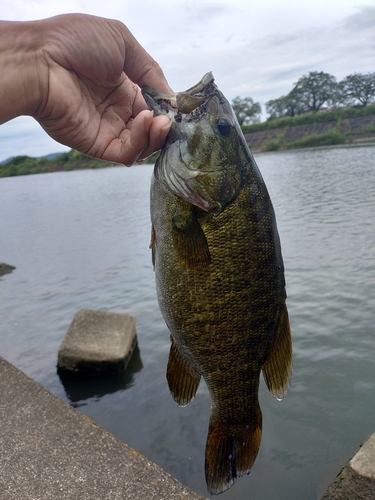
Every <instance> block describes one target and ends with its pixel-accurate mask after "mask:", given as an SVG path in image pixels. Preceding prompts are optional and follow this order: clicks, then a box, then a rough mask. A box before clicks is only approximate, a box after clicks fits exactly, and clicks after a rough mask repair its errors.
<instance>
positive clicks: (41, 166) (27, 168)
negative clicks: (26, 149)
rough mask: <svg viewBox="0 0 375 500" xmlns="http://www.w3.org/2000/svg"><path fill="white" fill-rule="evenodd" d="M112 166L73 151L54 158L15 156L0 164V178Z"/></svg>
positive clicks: (109, 163)
mask: <svg viewBox="0 0 375 500" xmlns="http://www.w3.org/2000/svg"><path fill="white" fill-rule="evenodd" d="M110 165H113V163H111V162H106V161H102V160H96V159H95V158H90V157H89V156H86V155H83V154H81V153H79V152H78V151H75V150H74V149H71V150H70V151H68V152H66V153H61V154H59V155H57V156H55V157H54V158H51V159H49V158H32V157H31V156H24V155H23V156H15V157H14V158H11V159H10V160H9V161H7V162H6V163H4V164H0V177H11V176H15V175H28V174H41V173H46V172H59V171H67V170H78V169H84V168H101V167H107V166H110Z"/></svg>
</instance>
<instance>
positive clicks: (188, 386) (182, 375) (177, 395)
mask: <svg viewBox="0 0 375 500" xmlns="http://www.w3.org/2000/svg"><path fill="white" fill-rule="evenodd" d="M200 379H201V375H200V374H199V373H198V372H197V370H196V369H195V368H194V367H193V366H192V365H191V364H190V363H189V361H188V360H187V359H186V358H185V357H184V356H183V355H182V354H181V352H180V350H179V349H178V347H177V345H176V344H175V342H174V340H173V337H172V336H171V349H170V351H169V359H168V366H167V380H168V386H169V390H170V391H171V394H172V397H173V399H174V400H175V401H176V403H177V404H178V405H180V406H186V405H187V404H188V403H190V401H191V400H192V399H193V398H194V396H195V394H196V392H197V389H198V385H199V382H200Z"/></svg>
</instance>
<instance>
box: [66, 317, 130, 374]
mask: <svg viewBox="0 0 375 500" xmlns="http://www.w3.org/2000/svg"><path fill="white" fill-rule="evenodd" d="M136 341H137V337H136V332H135V320H134V318H133V317H132V316H130V315H129V314H119V313H113V312H108V311H97V310H91V309H81V310H80V311H78V312H77V313H76V314H75V316H74V318H73V321H72V323H71V325H70V326H69V329H68V331H67V334H66V335H65V338H64V340H63V341H62V343H61V346H60V348H59V352H58V359H57V369H58V373H59V374H60V375H61V376H98V375H112V374H114V373H120V372H123V371H124V370H125V369H126V366H127V364H128V362H129V360H130V358H131V355H132V353H133V350H134V347H135V345H136Z"/></svg>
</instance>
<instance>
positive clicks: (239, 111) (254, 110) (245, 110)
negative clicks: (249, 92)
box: [232, 96, 262, 125]
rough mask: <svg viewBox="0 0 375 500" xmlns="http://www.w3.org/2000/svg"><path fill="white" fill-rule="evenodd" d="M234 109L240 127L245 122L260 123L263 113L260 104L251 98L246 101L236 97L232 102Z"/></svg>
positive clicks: (246, 98)
mask: <svg viewBox="0 0 375 500" xmlns="http://www.w3.org/2000/svg"><path fill="white" fill-rule="evenodd" d="M232 108H233V111H234V113H235V115H236V116H237V120H238V123H239V124H240V125H242V124H243V122H244V121H245V120H248V121H249V122H250V123H256V122H258V121H259V115H260V114H261V112H262V108H261V106H260V104H259V102H254V100H253V99H252V98H251V97H245V98H244V99H241V98H240V97H239V96H238V97H235V98H234V99H233V101H232Z"/></svg>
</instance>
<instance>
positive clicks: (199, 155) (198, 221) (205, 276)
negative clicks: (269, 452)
mask: <svg viewBox="0 0 375 500" xmlns="http://www.w3.org/2000/svg"><path fill="white" fill-rule="evenodd" d="M142 92H143V95H144V97H145V99H146V102H147V103H148V105H149V107H150V109H153V110H154V112H155V114H167V115H168V116H169V117H170V118H171V120H172V126H171V132H170V134H169V138H168V139H167V142H166V144H165V146H164V147H163V149H162V152H161V155H160V157H159V159H158V161H157V163H156V165H155V168H154V175H153V180H152V185H151V221H152V243H151V247H152V253H153V262H154V269H155V276H156V289H157V295H158V302H159V307H160V310H161V312H162V314H163V317H164V319H165V321H166V324H167V326H168V328H169V330H170V333H171V349H170V355H169V360H168V366H167V380H168V385H169V389H170V391H171V394H172V396H173V398H174V399H175V401H176V402H177V403H178V404H180V405H186V404H188V403H189V402H190V401H191V400H192V399H193V398H194V396H195V393H196V391H197V388H198V385H199V381H200V379H201V377H203V378H204V379H205V381H206V384H207V387H208V389H209V392H210V396H211V401H212V405H211V415H210V423H209V429H208V436H207V442H206V459H205V474H206V482H207V487H208V490H209V492H210V493H212V494H219V493H221V492H223V491H225V490H226V489H228V488H229V487H230V486H231V485H232V484H233V483H234V482H235V480H236V479H237V477H239V476H241V475H243V474H248V473H249V472H250V470H251V467H252V465H253V462H254V460H255V459H256V456H257V454H258V450H259V447H260V441H261V434H262V413H261V409H260V406H259V401H258V391H259V378H260V372H261V370H263V374H264V377H265V381H266V383H267V386H268V388H269V390H270V392H271V393H272V394H273V395H275V396H279V397H281V396H282V395H283V394H284V393H285V392H286V390H287V387H288V383H289V379H290V376H291V366H292V347H291V335H290V326H289V320H288V313H287V309H286V305H285V299H286V294H285V280H284V267H283V261H282V256H281V250H280V242H279V237H278V233H277V227H276V220H275V214H274V211H273V207H272V203H271V200H270V198H269V195H268V192H267V188H266V186H265V184H264V181H263V179H262V176H261V174H260V172H259V170H258V167H257V166H256V163H255V161H254V158H253V157H252V155H251V153H250V151H249V149H248V147H247V144H246V141H245V139H244V137H243V135H242V132H241V129H240V127H239V125H238V122H237V120H236V118H235V115H234V113H233V110H232V108H231V106H230V105H229V103H228V101H226V99H225V97H224V96H223V94H222V93H221V92H220V91H219V89H218V88H217V86H216V85H215V83H214V79H213V77H212V75H211V74H210V73H208V74H207V75H205V76H204V77H203V79H202V80H201V81H200V82H199V83H198V84H197V85H196V86H194V87H192V88H191V89H189V90H187V91H186V92H183V93H180V94H175V95H172V96H170V97H169V98H168V97H167V96H165V95H162V96H158V94H157V92H155V91H153V90H152V89H149V88H145V89H142Z"/></svg>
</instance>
